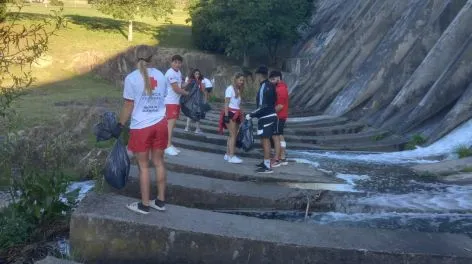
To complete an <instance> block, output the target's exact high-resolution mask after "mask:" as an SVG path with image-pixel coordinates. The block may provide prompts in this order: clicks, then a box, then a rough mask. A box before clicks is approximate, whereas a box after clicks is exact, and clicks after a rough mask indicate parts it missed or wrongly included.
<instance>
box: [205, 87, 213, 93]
mask: <svg viewBox="0 0 472 264" xmlns="http://www.w3.org/2000/svg"><path fill="white" fill-rule="evenodd" d="M205 91H206V92H207V93H211V91H213V87H207V88H205Z"/></svg>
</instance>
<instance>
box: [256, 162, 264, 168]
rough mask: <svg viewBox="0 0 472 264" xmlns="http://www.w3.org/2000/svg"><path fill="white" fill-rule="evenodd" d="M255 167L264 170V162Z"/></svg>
mask: <svg viewBox="0 0 472 264" xmlns="http://www.w3.org/2000/svg"><path fill="white" fill-rule="evenodd" d="M256 167H258V168H265V167H266V166H265V164H264V162H261V163H259V164H257V165H256Z"/></svg>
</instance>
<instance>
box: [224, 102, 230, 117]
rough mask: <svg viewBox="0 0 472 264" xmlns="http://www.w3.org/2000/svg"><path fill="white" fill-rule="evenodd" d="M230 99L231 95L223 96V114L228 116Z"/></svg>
mask: <svg viewBox="0 0 472 264" xmlns="http://www.w3.org/2000/svg"><path fill="white" fill-rule="evenodd" d="M230 99H231V97H225V116H228V112H229V100H230Z"/></svg>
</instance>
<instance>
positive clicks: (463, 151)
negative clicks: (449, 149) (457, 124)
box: [455, 145, 472, 159]
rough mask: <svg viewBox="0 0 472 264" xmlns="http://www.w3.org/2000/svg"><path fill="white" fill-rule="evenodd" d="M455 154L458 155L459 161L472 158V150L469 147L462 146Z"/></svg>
mask: <svg viewBox="0 0 472 264" xmlns="http://www.w3.org/2000/svg"><path fill="white" fill-rule="evenodd" d="M455 153H456V154H457V156H459V159H462V158H466V157H470V156H472V149H470V148H469V147H468V146H465V145H462V146H459V147H457V149H456V150H455Z"/></svg>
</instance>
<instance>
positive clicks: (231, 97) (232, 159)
mask: <svg viewBox="0 0 472 264" xmlns="http://www.w3.org/2000/svg"><path fill="white" fill-rule="evenodd" d="M243 90H244V74H243V73H236V74H235V75H234V77H233V84H232V85H230V86H228V88H226V91H225V106H224V109H223V111H221V114H220V122H219V125H220V126H219V131H220V133H223V129H224V128H227V129H228V130H229V136H228V140H227V148H226V154H225V156H224V159H225V160H226V161H228V162H229V163H242V162H243V161H242V160H241V159H240V158H238V157H237V156H236V155H234V152H235V148H236V137H237V135H238V130H239V125H240V124H241V121H242V120H243V114H242V109H241V95H242V93H243Z"/></svg>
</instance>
